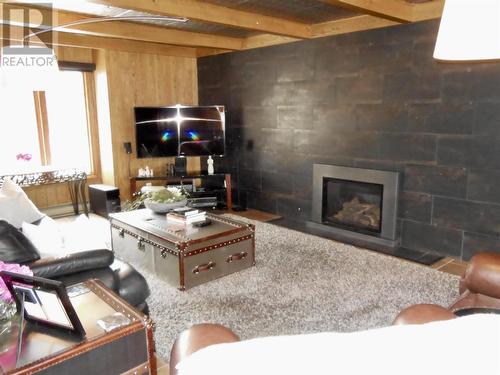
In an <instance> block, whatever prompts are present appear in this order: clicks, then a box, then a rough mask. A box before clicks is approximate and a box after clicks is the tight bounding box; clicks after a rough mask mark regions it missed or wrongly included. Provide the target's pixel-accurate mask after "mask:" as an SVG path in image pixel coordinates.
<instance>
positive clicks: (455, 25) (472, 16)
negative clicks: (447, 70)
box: [434, 0, 500, 62]
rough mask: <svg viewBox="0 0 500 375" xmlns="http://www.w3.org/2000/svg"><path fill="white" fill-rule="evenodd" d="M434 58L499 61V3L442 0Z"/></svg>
mask: <svg viewBox="0 0 500 375" xmlns="http://www.w3.org/2000/svg"><path fill="white" fill-rule="evenodd" d="M434 58H435V59H437V60H440V61H456V62H459V61H488V60H500V0H446V3H445V5H444V9H443V16H442V18H441V24H440V26H439V32H438V36H437V40H436V47H435V49H434Z"/></svg>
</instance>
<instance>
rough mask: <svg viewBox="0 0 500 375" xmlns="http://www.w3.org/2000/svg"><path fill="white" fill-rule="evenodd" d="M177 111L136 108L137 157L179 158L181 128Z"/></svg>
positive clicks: (169, 108)
mask: <svg viewBox="0 0 500 375" xmlns="http://www.w3.org/2000/svg"><path fill="white" fill-rule="evenodd" d="M176 116H177V109H176V108H172V107H163V108H149V107H142V108H135V126H136V128H135V131H136V141H137V157H138V158H152V157H161V156H177V155H178V152H179V127H178V124H177V118H176Z"/></svg>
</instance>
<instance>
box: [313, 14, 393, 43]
mask: <svg viewBox="0 0 500 375" xmlns="http://www.w3.org/2000/svg"><path fill="white" fill-rule="evenodd" d="M394 25H399V22H396V21H391V20H388V19H384V18H379V17H374V16H371V15H368V14H365V15H362V16H355V17H350V18H344V19H340V20H335V21H327V22H323V23H317V24H314V25H312V34H313V37H315V38H319V37H323V36H330V35H339V34H346V33H353V32H356V31H364V30H371V29H378V28H382V27H388V26H394Z"/></svg>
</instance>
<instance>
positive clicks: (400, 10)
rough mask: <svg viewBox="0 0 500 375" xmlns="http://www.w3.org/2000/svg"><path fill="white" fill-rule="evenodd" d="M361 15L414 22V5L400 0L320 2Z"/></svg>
mask: <svg viewBox="0 0 500 375" xmlns="http://www.w3.org/2000/svg"><path fill="white" fill-rule="evenodd" d="M320 1H321V2H323V3H327V4H330V5H334V6H339V7H342V8H347V9H350V10H355V11H358V12H361V13H366V14H370V15H374V16H377V17H381V18H385V19H388V20H391V21H397V22H411V21H413V5H411V4H408V3H405V2H403V1H400V0H320Z"/></svg>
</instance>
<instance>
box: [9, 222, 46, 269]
mask: <svg viewBox="0 0 500 375" xmlns="http://www.w3.org/2000/svg"><path fill="white" fill-rule="evenodd" d="M38 259H40V253H39V252H38V251H37V249H36V247H35V246H33V244H32V243H31V242H30V241H29V240H28V239H27V238H26V236H24V234H22V233H21V232H20V231H19V230H17V229H16V228H15V227H14V226H13V225H12V224H10V223H8V222H7V221H5V220H0V260H1V261H3V262H6V263H29V262H33V261H35V260H38Z"/></svg>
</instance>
